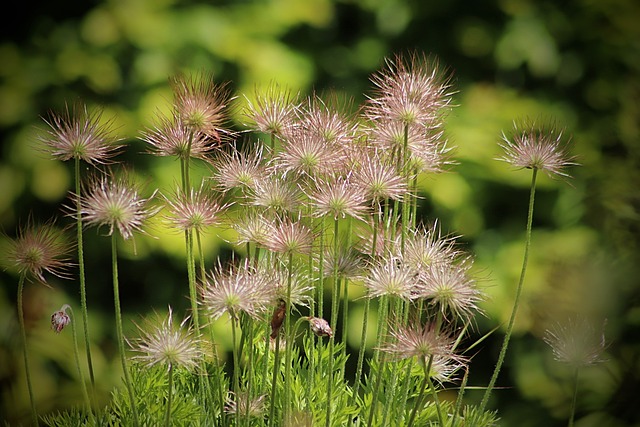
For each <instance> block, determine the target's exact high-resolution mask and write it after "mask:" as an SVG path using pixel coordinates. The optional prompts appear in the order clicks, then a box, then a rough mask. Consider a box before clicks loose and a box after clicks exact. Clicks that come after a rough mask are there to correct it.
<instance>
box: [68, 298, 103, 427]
mask: <svg viewBox="0 0 640 427" xmlns="http://www.w3.org/2000/svg"><path fill="white" fill-rule="evenodd" d="M64 308H67V309H69V311H70V312H71V317H72V319H71V334H72V335H73V355H74V357H75V359H76V368H78V378H79V379H80V384H81V386H82V395H83V397H84V400H85V403H86V404H87V411H89V419H90V420H91V425H93V424H94V423H95V420H94V418H93V412H92V410H91V400H89V393H88V392H87V385H86V384H85V381H84V375H83V374H82V369H80V354H79V352H78V338H77V333H76V316H75V313H74V312H73V309H72V308H71V307H70V306H69V305H65V307H64Z"/></svg>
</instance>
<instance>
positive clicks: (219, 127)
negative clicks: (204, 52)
mask: <svg viewBox="0 0 640 427" xmlns="http://www.w3.org/2000/svg"><path fill="white" fill-rule="evenodd" d="M170 83H171V87H172V89H173V93H174V97H175V99H174V104H175V110H176V112H177V114H178V116H179V117H180V120H181V121H182V123H184V125H185V126H186V127H187V128H188V129H190V130H191V131H193V132H201V133H203V134H204V135H206V136H208V137H209V138H213V139H214V140H216V141H218V142H221V141H222V139H223V137H224V136H226V135H228V134H229V133H230V132H229V131H228V130H226V129H225V128H224V127H223V125H224V124H225V122H226V120H227V115H226V111H225V110H226V108H227V105H228V104H229V102H230V101H231V99H230V97H229V90H228V89H227V88H226V85H224V84H223V85H218V84H216V83H215V82H214V80H213V75H212V74H210V73H204V72H203V73H199V74H197V75H194V76H191V77H187V76H185V75H182V74H179V75H177V76H175V77H173V78H171V79H170Z"/></svg>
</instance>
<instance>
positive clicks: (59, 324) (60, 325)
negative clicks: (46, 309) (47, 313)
mask: <svg viewBox="0 0 640 427" xmlns="http://www.w3.org/2000/svg"><path fill="white" fill-rule="evenodd" d="M68 307H69V306H68V305H67V304H65V305H63V306H62V308H60V310H58V311H56V312H55V313H53V314H52V315H51V328H52V329H53V330H54V331H55V332H56V333H57V334H59V333H60V331H62V330H63V329H64V327H65V326H67V325H68V324H69V323H71V318H70V317H69V315H68V314H67V311H66V310H67V308H68Z"/></svg>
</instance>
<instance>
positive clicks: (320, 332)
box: [309, 317, 333, 337]
mask: <svg viewBox="0 0 640 427" xmlns="http://www.w3.org/2000/svg"><path fill="white" fill-rule="evenodd" d="M309 326H310V327H311V331H312V332H313V333H314V334H316V335H317V336H319V337H332V336H333V331H332V330H331V326H329V322H327V321H326V320H324V319H321V318H319V317H309Z"/></svg>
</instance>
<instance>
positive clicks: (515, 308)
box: [480, 169, 538, 412]
mask: <svg viewBox="0 0 640 427" xmlns="http://www.w3.org/2000/svg"><path fill="white" fill-rule="evenodd" d="M537 175H538V170H537V169H533V173H532V175H531V191H530V194H529V212H528V213H527V232H526V237H525V246H524V259H523V261H522V271H521V272H520V280H519V281H518V287H517V288H516V297H515V300H514V302H513V309H512V311H511V318H510V319H509V325H508V326H507V331H506V333H505V336H504V341H503V342H502V348H501V349H500V354H499V356H498V362H497V363H496V367H495V369H494V371H493V375H492V376H491V380H490V381H489V385H488V386H487V389H486V390H485V392H484V396H483V397H482V401H481V402H480V412H483V411H484V410H485V408H486V407H487V403H488V402H489V397H490V396H491V391H492V390H493V387H494V386H495V384H496V381H497V379H498V375H499V374H500V368H502V364H503V363H504V358H505V355H506V354H507V347H508V346H509V340H510V338H511V333H512V332H513V325H514V324H515V320H516V314H517V312H518V306H519V305H520V295H521V293H522V285H523V284H524V277H525V273H526V271H527V263H528V261H529V248H530V247H531V225H532V223H533V206H534V200H535V194H536V177H537Z"/></svg>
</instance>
